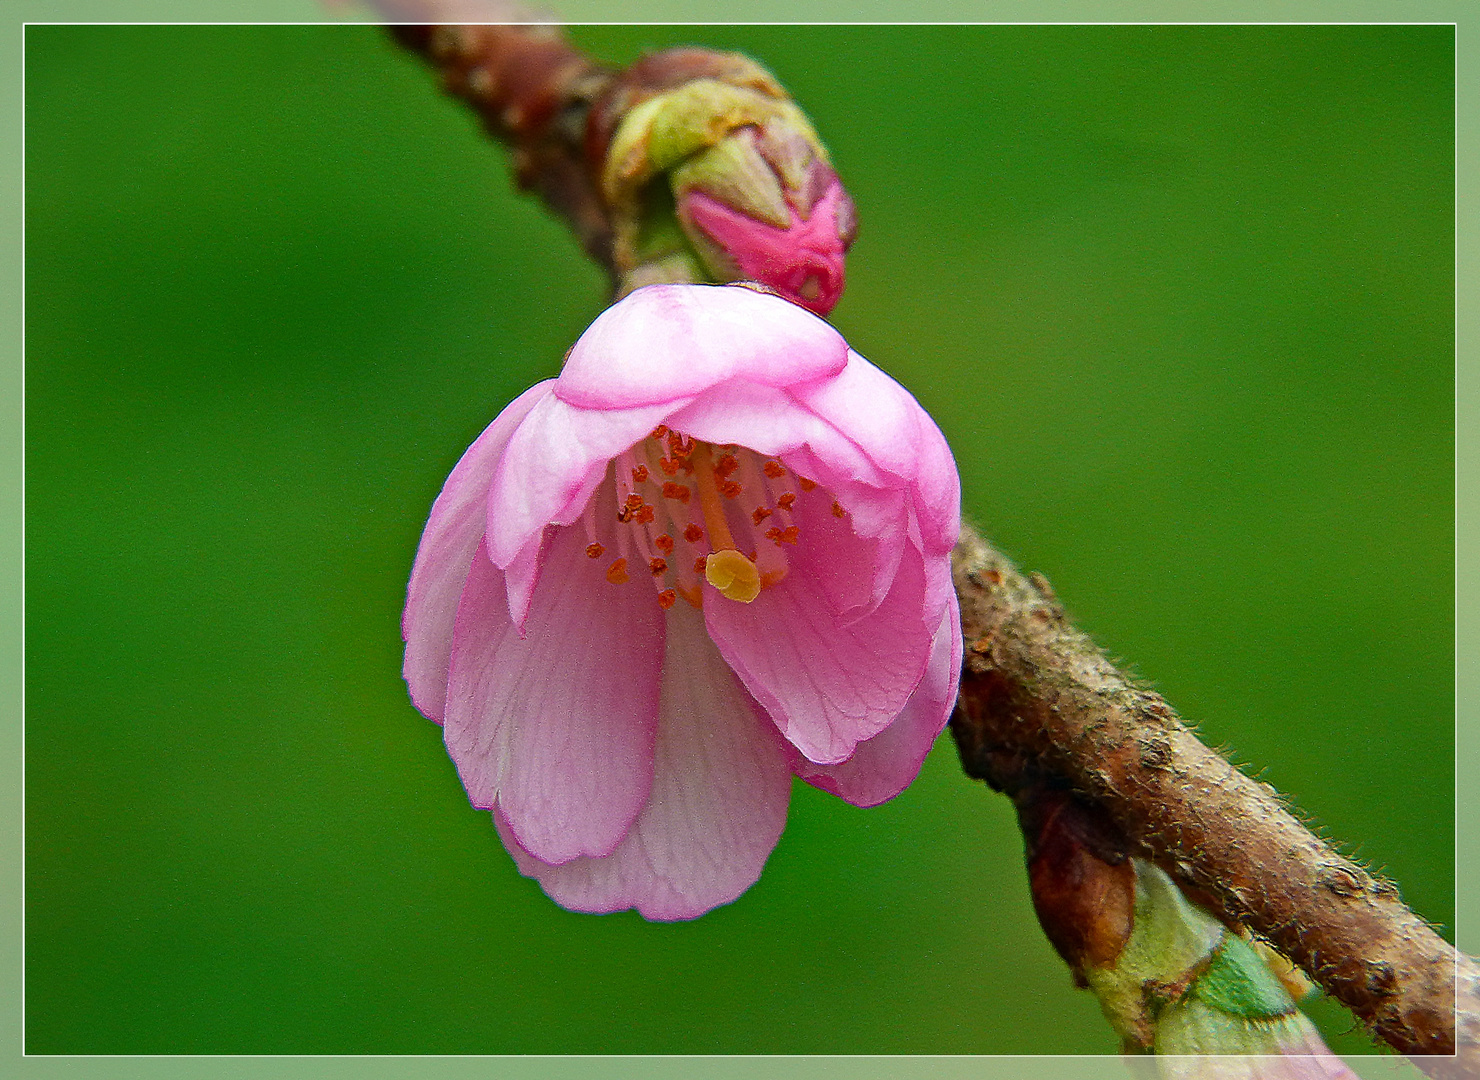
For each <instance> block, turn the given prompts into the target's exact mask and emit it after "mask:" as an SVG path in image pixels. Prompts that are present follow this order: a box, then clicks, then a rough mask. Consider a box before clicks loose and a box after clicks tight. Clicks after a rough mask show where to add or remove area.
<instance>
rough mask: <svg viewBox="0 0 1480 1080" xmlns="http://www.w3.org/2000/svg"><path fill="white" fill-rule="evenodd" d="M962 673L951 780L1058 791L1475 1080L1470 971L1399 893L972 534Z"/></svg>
mask: <svg viewBox="0 0 1480 1080" xmlns="http://www.w3.org/2000/svg"><path fill="white" fill-rule="evenodd" d="M953 563H954V572H955V582H956V591H957V594H958V595H959V597H960V600H961V623H962V633H963V635H964V637H965V640H966V657H967V660H966V663H965V664H964V665H963V671H962V677H961V698H960V701H959V703H958V705H957V711H956V715H955V717H954V718H953V719H952V722H951V728H952V731H953V733H954V734H955V736H956V742H957V746H958V748H959V750H960V752H961V761H962V765H963V766H964V768H965V769H966V771H967V773H969V774H970V775H972V776H975V777H978V778H979V779H983V780H986V781H987V782H988V783H989V784H991V785H992V786H993V787H996V788H998V789H999V790H1002V791H1005V792H1006V793H1007V794H1009V795H1017V794H1019V793H1020V792H1021V791H1023V790H1024V789H1025V787H1026V786H1027V785H1028V784H1030V783H1032V782H1035V781H1036V779H1037V778H1039V777H1042V776H1051V777H1057V778H1059V779H1061V780H1063V781H1065V782H1067V783H1069V784H1070V785H1072V787H1073V788H1074V789H1075V790H1076V791H1078V792H1079V793H1080V794H1081V795H1082V796H1083V797H1084V798H1086V799H1088V800H1089V801H1090V803H1091V804H1092V805H1093V806H1095V807H1097V808H1099V809H1100V810H1101V811H1103V812H1104V813H1105V814H1106V815H1107V816H1108V817H1109V819H1110V820H1111V821H1112V822H1113V823H1114V825H1115V826H1116V827H1117V828H1118V829H1119V830H1120V831H1121V832H1122V833H1123V834H1124V835H1125V836H1126V837H1127V838H1128V839H1129V840H1130V842H1131V843H1132V844H1133V845H1134V846H1135V847H1137V848H1139V853H1140V854H1142V855H1144V856H1145V857H1146V858H1149V859H1151V860H1153V861H1155V862H1156V863H1158V864H1159V865H1161V866H1162V868H1163V869H1165V870H1166V871H1167V872H1168V873H1170V874H1171V875H1172V876H1173V877H1174V878H1177V879H1178V880H1179V882H1181V883H1182V884H1183V885H1184V886H1185V887H1187V888H1188V891H1189V892H1190V893H1193V894H1194V895H1196V896H1197V898H1198V899H1199V900H1200V901H1202V902H1204V903H1207V904H1208V905H1209V906H1210V907H1211V908H1212V909H1213V910H1214V911H1220V913H1221V914H1222V915H1223V916H1224V917H1225V918H1227V919H1229V920H1231V921H1236V922H1240V923H1242V924H1244V925H1246V926H1248V927H1249V928H1250V929H1252V930H1254V931H1255V932H1257V933H1259V934H1261V935H1263V936H1264V937H1266V938H1268V939H1269V940H1270V941H1271V942H1273V943H1274V944H1275V945H1276V946H1277V947H1279V949H1280V950H1281V951H1283V952H1284V953H1285V954H1286V955H1288V956H1289V957H1290V958H1291V959H1293V960H1294V961H1295V962H1296V963H1298V964H1299V965H1300V966H1301V967H1303V968H1304V969H1305V970H1306V971H1307V972H1308V973H1309V974H1310V975H1311V977H1312V978H1313V979H1315V980H1316V982H1318V983H1319V984H1320V985H1321V986H1322V987H1323V988H1324V989H1325V990H1326V991H1327V992H1328V993H1330V994H1331V995H1332V996H1333V997H1335V998H1336V999H1338V1000H1339V1001H1341V1002H1342V1003H1343V1004H1345V1005H1347V1006H1348V1007H1349V1008H1350V1009H1351V1010H1352V1011H1353V1012H1354V1013H1356V1015H1357V1016H1358V1017H1360V1018H1361V1019H1362V1020H1363V1021H1364V1022H1365V1023H1367V1024H1368V1025H1369V1026H1370V1027H1371V1028H1372V1030H1373V1032H1374V1033H1375V1034H1376V1035H1378V1036H1379V1037H1380V1038H1381V1039H1383V1041H1385V1042H1386V1043H1388V1044H1389V1045H1390V1046H1392V1047H1393V1048H1395V1049H1397V1050H1399V1051H1401V1052H1403V1053H1405V1054H1413V1055H1453V1054H1454V1053H1455V1003H1456V980H1457V979H1458V987H1459V1003H1460V1015H1459V1025H1460V1033H1461V1038H1460V1056H1459V1057H1457V1058H1448V1059H1445V1058H1429V1059H1428V1060H1426V1061H1423V1062H1420V1064H1421V1065H1422V1066H1423V1067H1424V1068H1425V1070H1426V1071H1428V1072H1429V1073H1430V1074H1431V1075H1433V1076H1436V1077H1439V1076H1443V1077H1450V1076H1453V1077H1460V1076H1474V1075H1480V968H1477V966H1476V964H1475V962H1474V961H1473V960H1471V959H1470V958H1469V957H1467V956H1464V955H1463V954H1460V953H1457V952H1456V951H1455V949H1454V948H1453V947H1452V946H1451V945H1449V944H1448V943H1447V942H1446V941H1444V939H1442V938H1441V937H1439V935H1438V934H1436V933H1435V932H1434V931H1433V930H1432V929H1431V928H1430V927H1429V926H1428V924H1427V923H1425V922H1424V921H1423V920H1422V919H1420V918H1418V917H1417V916H1416V915H1414V914H1413V913H1412V912H1411V911H1409V910H1408V908H1407V907H1405V906H1404V905H1403V903H1402V901H1401V900H1400V899H1399V898H1398V892H1397V889H1396V888H1395V887H1394V886H1393V885H1392V884H1391V883H1390V882H1387V881H1384V880H1382V879H1380V878H1376V877H1373V876H1372V875H1371V874H1369V873H1368V872H1367V871H1366V870H1364V869H1363V868H1362V867H1360V866H1358V865H1357V864H1355V863H1353V862H1352V861H1350V860H1349V859H1346V858H1344V857H1343V856H1341V855H1340V854H1338V853H1337V852H1336V851H1334V850H1332V848H1331V847H1330V846H1329V845H1328V844H1326V843H1325V842H1323V841H1322V840H1320V839H1319V838H1318V837H1316V836H1315V835H1314V834H1312V833H1311V832H1310V830H1309V829H1307V828H1306V827H1305V826H1304V825H1302V824H1301V823H1300V822H1299V821H1298V820H1296V818H1295V817H1294V816H1293V815H1291V814H1290V813H1289V811H1287V810H1286V809H1285V807H1284V806H1283V805H1282V803H1281V802H1280V799H1279V797H1278V796H1277V795H1276V793H1275V792H1274V789H1273V788H1270V787H1269V786H1268V785H1266V784H1262V783H1260V782H1258V781H1256V780H1253V779H1251V778H1250V777H1248V776H1245V775H1244V774H1243V773H1241V772H1239V771H1238V770H1237V769H1235V768H1234V767H1233V766H1232V765H1230V764H1229V763H1228V761H1227V760H1226V759H1224V758H1223V757H1222V756H1221V755H1219V754H1217V753H1216V752H1214V751H1213V750H1211V749H1209V748H1208V747H1207V746H1205V745H1203V743H1202V742H1200V741H1199V740H1198V738H1197V737H1196V736H1195V735H1194V734H1193V733H1192V732H1191V731H1189V730H1188V729H1187V728H1186V727H1185V726H1184V725H1183V724H1182V722H1181V721H1180V720H1179V719H1178V718H1177V714H1176V713H1175V712H1174V711H1173V710H1172V709H1171V707H1170V706H1169V705H1167V703H1166V701H1165V700H1163V699H1162V697H1161V696H1160V695H1159V694H1155V693H1152V692H1150V691H1148V690H1144V689H1142V688H1140V687H1138V686H1136V685H1135V684H1134V683H1133V682H1132V681H1131V680H1130V679H1129V678H1127V677H1126V676H1125V675H1123V674H1122V673H1121V672H1119V671H1118V670H1116V668H1115V667H1114V665H1112V664H1111V663H1110V662H1109V661H1108V660H1106V659H1105V657H1104V655H1103V654H1102V653H1101V652H1100V650H1099V649H1097V648H1096V647H1095V645H1094V643H1093V642H1092V641H1090V639H1089V638H1088V636H1086V635H1085V634H1083V633H1081V632H1080V631H1078V630H1076V629H1074V628H1073V627H1072V626H1070V625H1069V624H1068V623H1067V622H1066V621H1065V620H1064V616H1063V612H1062V609H1061V608H1060V607H1059V604H1058V601H1057V599H1056V598H1055V597H1054V594H1053V591H1052V590H1051V589H1050V588H1049V585H1048V582H1047V581H1045V580H1044V579H1043V578H1042V577H1041V576H1039V575H1032V576H1029V577H1025V576H1023V575H1022V574H1021V573H1019V572H1018V570H1017V569H1016V568H1015V567H1014V566H1013V565H1012V563H1011V562H1009V561H1008V560H1007V559H1006V558H1005V557H1004V556H1003V555H1002V554H1001V553H1000V552H998V551H996V550H995V549H993V548H992V547H991V546H990V545H989V544H987V543H986V541H984V540H983V539H982V538H981V537H980V536H978V535H977V534H976V533H975V532H974V531H973V530H971V529H970V528H967V529H965V530H963V535H962V539H961V543H960V544H959V545H958V547H957V548H956V551H955V553H954V556H953Z"/></svg>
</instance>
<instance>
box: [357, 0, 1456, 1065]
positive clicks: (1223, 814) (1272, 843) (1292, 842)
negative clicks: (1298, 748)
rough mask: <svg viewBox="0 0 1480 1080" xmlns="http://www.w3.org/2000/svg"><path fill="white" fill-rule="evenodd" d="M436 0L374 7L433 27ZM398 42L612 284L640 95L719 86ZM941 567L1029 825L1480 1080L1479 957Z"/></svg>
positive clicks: (988, 756)
mask: <svg viewBox="0 0 1480 1080" xmlns="http://www.w3.org/2000/svg"><path fill="white" fill-rule="evenodd" d="M447 2H448V0H382V6H383V7H384V8H385V9H387V10H388V12H392V13H395V12H399V11H400V10H401V9H403V8H404V9H407V13H408V14H409V13H410V12H411V9H415V12H417V13H419V14H421V15H428V14H433V13H434V12H435V11H440V10H443V8H442V7H440V6H439V3H440V4H441V5H445V4H446V3H447ZM394 33H395V35H396V37H397V39H398V40H400V41H401V42H402V43H403V44H404V45H406V46H407V47H408V48H411V49H413V50H414V51H417V52H419V53H421V54H422V55H423V56H425V57H426V58H427V59H428V60H429V61H430V62H431V63H432V65H433V66H434V67H435V68H436V69H437V71H438V72H439V73H440V75H441V77H442V81H443V85H444V86H445V87H446V89H447V90H448V92H449V93H451V94H453V95H454V96H457V97H460V98H462V99H463V100H464V101H465V102H466V103H467V104H469V105H470V106H472V107H473V109H474V110H475V111H476V112H477V113H478V115H479V116H481V117H482V118H483V121H484V125H485V126H486V127H487V129H488V131H489V132H490V134H492V135H493V136H494V137H495V138H497V139H499V140H500V141H502V142H504V143H506V144H507V145H509V146H510V147H511V149H512V151H513V165H514V172H515V177H516V179H517V181H518V183H519V185H520V187H522V188H525V189H530V190H534V191H537V192H538V193H539V194H540V195H541V196H542V198H543V199H544V201H545V202H546V203H547V204H548V205H549V206H550V207H551V208H552V209H554V210H555V211H556V212H557V213H558V214H560V215H561V216H562V217H564V218H565V220H566V221H567V222H568V223H569V224H570V225H571V228H572V229H573V231H574V232H575V233H576V235H577V237H578V238H579V239H580V241H581V242H582V244H583V246H584V247H585V249H586V251H587V252H588V253H589V254H590V255H591V256H592V257H593V258H594V259H595V260H596V261H597V262H599V263H600V264H601V265H603V266H605V267H606V268H607V269H608V271H610V272H612V273H613V278H614V284H615V282H616V279H617V277H618V276H619V275H618V273H617V271H616V268H615V265H614V263H615V260H614V258H613V227H612V208H611V207H610V206H609V205H606V204H605V203H604V202H603V200H602V197H601V193H600V184H599V181H598V179H597V177H599V175H600V172H601V166H602V163H603V161H604V159H605V155H606V151H607V142H608V141H609V140H610V139H611V136H612V132H613V131H614V130H615V128H616V127H617V125H618V123H619V122H620V119H621V117H622V116H623V115H625V113H626V111H627V110H629V109H631V108H632V107H633V106H634V105H635V104H637V103H638V102H639V101H641V100H642V99H643V98H644V96H647V95H651V94H652V93H654V92H656V91H658V90H661V89H662V88H664V87H668V86H673V85H676V84H677V83H678V82H681V81H683V80H684V79H688V78H694V77H705V76H709V75H710V74H711V70H710V69H711V68H713V69H714V72H713V73H715V74H717V73H719V72H720V70H721V69H722V68H723V65H724V64H725V63H727V61H726V59H725V58H724V56H723V55H722V54H712V53H707V52H705V51H704V50H680V51H674V52H671V53H669V54H659V56H658V57H654V58H649V59H647V60H643V61H639V62H638V63H637V64H634V65H633V66H632V67H631V68H629V69H627V70H626V71H623V72H618V71H615V70H613V69H610V68H607V67H605V66H602V65H599V64H596V63H594V62H592V61H590V60H589V59H587V58H586V57H584V55H583V54H581V53H580V52H579V51H578V50H576V49H575V48H574V47H572V46H571V45H569V44H568V43H567V42H565V41H564V39H563V38H562V37H561V36H560V35H559V33H558V31H556V30H554V29H553V28H551V27H548V26H531V25H525V26H438V27H429V26H398V27H395V28H394ZM953 562H954V569H955V584H956V591H957V594H958V596H959V598H960V602H961V616H962V631H963V635H964V638H965V644H966V656H967V662H966V663H965V665H964V670H963V671H962V684H961V697H960V701H959V704H958V707H957V711H956V715H955V717H954V718H953V720H952V722H951V728H952V732H953V734H954V735H955V737H956V741H957V746H958V749H959V750H960V754H961V761H962V765H963V767H964V768H965V770H966V772H967V773H968V774H969V775H971V776H974V777H976V778H978V779H982V780H985V781H986V782H987V783H988V784H990V785H991V786H992V787H994V788H996V789H997V790H999V791H1003V792H1005V793H1006V794H1008V795H1010V796H1012V797H1013V798H1014V799H1015V801H1017V802H1018V805H1019V810H1020V812H1021V813H1023V816H1024V820H1025V821H1026V822H1028V823H1030V824H1031V822H1032V821H1034V820H1035V817H1034V815H1035V813H1036V811H1037V809H1041V808H1035V807H1034V806H1033V801H1034V799H1035V798H1037V796H1036V795H1035V792H1038V793H1041V792H1043V791H1062V790H1068V791H1072V792H1073V793H1074V794H1075V795H1076V796H1077V799H1078V802H1079V803H1080V804H1082V805H1083V806H1084V807H1085V812H1086V814H1088V815H1089V822H1090V823H1089V824H1087V825H1086V826H1085V827H1086V828H1089V829H1091V830H1092V831H1093V830H1094V829H1095V826H1094V825H1093V818H1094V816H1095V815H1103V818H1104V820H1103V821H1102V823H1101V827H1100V831H1101V832H1103V833H1104V834H1105V835H1107V836H1118V837H1123V838H1124V841H1125V843H1126V845H1127V846H1128V848H1129V850H1130V852H1131V853H1132V854H1138V855H1140V856H1141V857H1143V858H1146V859H1148V860H1150V861H1152V862H1154V863H1156V864H1157V865H1159V866H1160V867H1161V868H1162V869H1163V870H1165V871H1166V872H1167V873H1168V874H1170V875H1171V876H1172V877H1173V878H1175V879H1176V880H1177V881H1178V882H1179V884H1181V886H1182V887H1183V889H1184V891H1185V892H1186V893H1187V894H1188V895H1189V896H1190V897H1192V898H1194V899H1195V900H1196V901H1197V902H1199V903H1201V904H1203V905H1204V906H1206V907H1208V908H1210V909H1211V910H1212V911H1214V912H1215V913H1217V914H1218V915H1220V916H1221V917H1222V918H1223V919H1224V920H1226V921H1227V922H1229V923H1230V924H1233V925H1235V926H1246V927H1248V928H1249V929H1251V930H1253V931H1254V932H1256V933H1258V934H1260V935H1262V936H1263V937H1265V938H1267V939H1268V940H1269V941H1271V942H1272V943H1274V945H1275V946H1277V947H1278V948H1279V949H1280V950H1281V951H1282V952H1284V953H1285V954H1286V955H1288V956H1289V957H1290V958H1291V959H1292V960H1294V961H1295V962H1296V963H1298V964H1299V965H1300V966H1301V967H1302V968H1304V969H1305V970H1306V971H1307V972H1308V973H1309V974H1310V975H1311V977H1312V978H1313V979H1314V980H1315V981H1316V982H1317V983H1319V984H1320V985H1321V986H1322V987H1323V988H1324V989H1325V990H1326V991H1327V992H1328V993H1329V994H1331V996H1333V997H1335V998H1336V999H1337V1000H1339V1001H1341V1002H1342V1003H1343V1004H1345V1005H1347V1006H1348V1007H1349V1008H1351V1010H1352V1011H1353V1012H1354V1013H1355V1014H1356V1015H1357V1016H1358V1017H1360V1018H1361V1019H1362V1021H1363V1022H1365V1023H1366V1024H1367V1025H1368V1026H1369V1027H1370V1028H1371V1029H1372V1031H1373V1033H1374V1034H1375V1035H1377V1036H1378V1037H1379V1038H1381V1039H1382V1040H1383V1041H1384V1042H1386V1043H1387V1044H1388V1045H1390V1046H1392V1047H1393V1048H1394V1049H1396V1050H1399V1051H1400V1052H1402V1053H1404V1054H1409V1055H1417V1056H1419V1057H1420V1061H1419V1064H1420V1066H1421V1067H1422V1068H1423V1069H1424V1070H1425V1071H1426V1072H1428V1073H1429V1074H1430V1075H1431V1076H1434V1077H1441V1078H1451V1077H1452V1078H1460V1077H1469V1076H1480V967H1477V965H1476V963H1475V962H1474V961H1473V960H1472V959H1470V958H1469V957H1467V956H1465V955H1463V954H1460V953H1457V952H1456V951H1455V949H1454V948H1453V947H1452V946H1450V945H1449V944H1448V943H1447V942H1445V941H1444V940H1443V939H1442V938H1440V937H1439V935H1438V934H1437V933H1435V932H1434V930H1433V929H1432V928H1431V927H1429V926H1428V924H1426V923H1425V922H1423V920H1421V919H1419V918H1418V917H1417V916H1416V915H1414V914H1413V913H1412V912H1411V911H1409V910H1408V908H1407V907H1405V906H1404V905H1403V903H1402V901H1401V900H1400V899H1399V897H1398V891H1397V888H1396V887H1395V886H1394V885H1393V884H1392V883H1391V882H1388V881H1386V880H1383V879H1381V878H1376V877H1373V876H1372V875H1371V874H1369V873H1368V872H1367V871H1366V870H1364V869H1363V868H1362V867H1360V866H1358V865H1357V864H1355V863H1353V862H1352V861H1350V860H1349V859H1346V858H1345V857H1343V856H1342V855H1340V854H1339V853H1338V852H1336V851H1335V850H1333V849H1332V848H1331V847H1330V846H1329V845H1328V844H1326V843H1325V842H1324V841H1322V840H1321V839H1319V838H1318V837H1316V836H1315V835H1314V834H1312V833H1311V832H1310V830H1308V829H1307V828H1306V827H1305V826H1304V825H1302V824H1301V823H1300V822H1299V821H1298V820H1297V819H1296V818H1295V817H1294V816H1293V815H1291V814H1290V813H1289V812H1288V811H1287V810H1286V809H1285V806H1284V804H1283V803H1282V802H1281V800H1280V797H1279V796H1278V794H1277V793H1276V792H1275V791H1274V789H1273V788H1271V787H1269V786H1268V785H1267V784H1263V783H1260V782H1258V781H1255V780H1253V779H1251V778H1249V777H1247V776H1245V775H1244V774H1243V773H1241V772H1239V771H1238V770H1237V769H1235V768H1234V767H1233V766H1232V765H1230V764H1229V763H1228V761H1227V760H1226V759H1224V758H1223V757H1222V756H1221V755H1219V754H1218V753H1216V752H1215V751H1213V750H1211V749H1209V748H1208V747H1207V746H1205V745H1203V743H1202V742H1200V741H1199V740H1198V738H1197V737H1196V736H1195V735H1194V734H1193V733H1192V732H1191V731H1190V730H1188V728H1187V727H1186V726H1184V725H1183V724H1182V722H1181V721H1180V720H1179V719H1178V717H1177V714H1176V713H1175V712H1174V711H1173V710H1172V708H1171V707H1170V706H1169V705H1168V704H1167V703H1166V701H1165V700H1163V699H1162V698H1161V696H1160V695H1158V694H1154V693H1151V692H1149V691H1147V690H1144V689H1141V688H1140V687H1137V686H1136V685H1135V684H1134V683H1133V682H1132V681H1131V680H1130V679H1129V678H1128V677H1126V676H1125V675H1123V674H1122V673H1121V672H1119V671H1118V670H1116V668H1115V667H1114V666H1113V665H1112V664H1111V663H1110V662H1109V661H1108V660H1106V659H1105V657H1104V655H1103V654H1102V653H1101V652H1100V651H1099V650H1098V649H1097V648H1096V647H1095V646H1094V644H1093V642H1091V641H1090V639H1089V638H1088V637H1087V636H1086V635H1085V634H1083V633H1081V632H1080V631H1078V630H1076V629H1074V628H1073V627H1072V626H1070V625H1069V624H1068V623H1067V622H1066V621H1065V620H1064V617H1063V612H1062V609H1061V608H1060V607H1059V604H1058V601H1057V599H1056V598H1055V597H1054V594H1053V591H1052V589H1050V587H1049V585H1048V582H1047V581H1046V580H1044V579H1043V578H1042V577H1041V576H1040V575H1036V574H1035V575H1029V576H1027V577H1024V576H1023V575H1022V574H1021V573H1019V571H1018V570H1017V569H1016V568H1015V567H1014V566H1013V565H1012V564H1011V562H1009V561H1008V560H1007V559H1006V558H1005V557H1004V556H1003V555H1002V554H1001V553H999V552H998V551H996V550H995V549H993V548H992V547H991V546H990V545H989V544H988V543H987V542H986V541H985V540H983V539H982V538H981V537H980V536H978V535H977V534H976V533H975V532H974V531H973V530H972V529H970V528H969V527H968V528H965V529H964V530H963V535H962V538H961V542H960V544H959V545H958V547H957V549H956V551H955V554H954V556H953ZM1030 846H1031V845H1030ZM1035 899H1041V898H1039V897H1037V896H1036V895H1035ZM1063 899H1064V900H1065V902H1066V903H1069V904H1070V905H1071V906H1072V905H1074V904H1080V903H1083V902H1087V901H1088V900H1089V899H1092V898H1088V897H1079V896H1068V897H1064V898H1063ZM1076 910H1077V909H1076ZM1050 936H1051V937H1052V936H1053V931H1052V930H1051V931H1050ZM1055 944H1056V945H1060V944H1061V943H1060V942H1059V941H1058V940H1055ZM1074 947H1075V948H1078V945H1075V946H1074ZM1071 951H1072V950H1071ZM1066 958H1067V957H1066ZM1071 966H1072V960H1071ZM1456 1004H1458V1010H1457V1011H1456ZM1456 1021H1457V1024H1456ZM1456 1026H1457V1027H1458V1033H1459V1039H1458V1045H1459V1053H1458V1056H1451V1055H1455V1053H1456V1051H1455V1047H1456Z"/></svg>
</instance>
